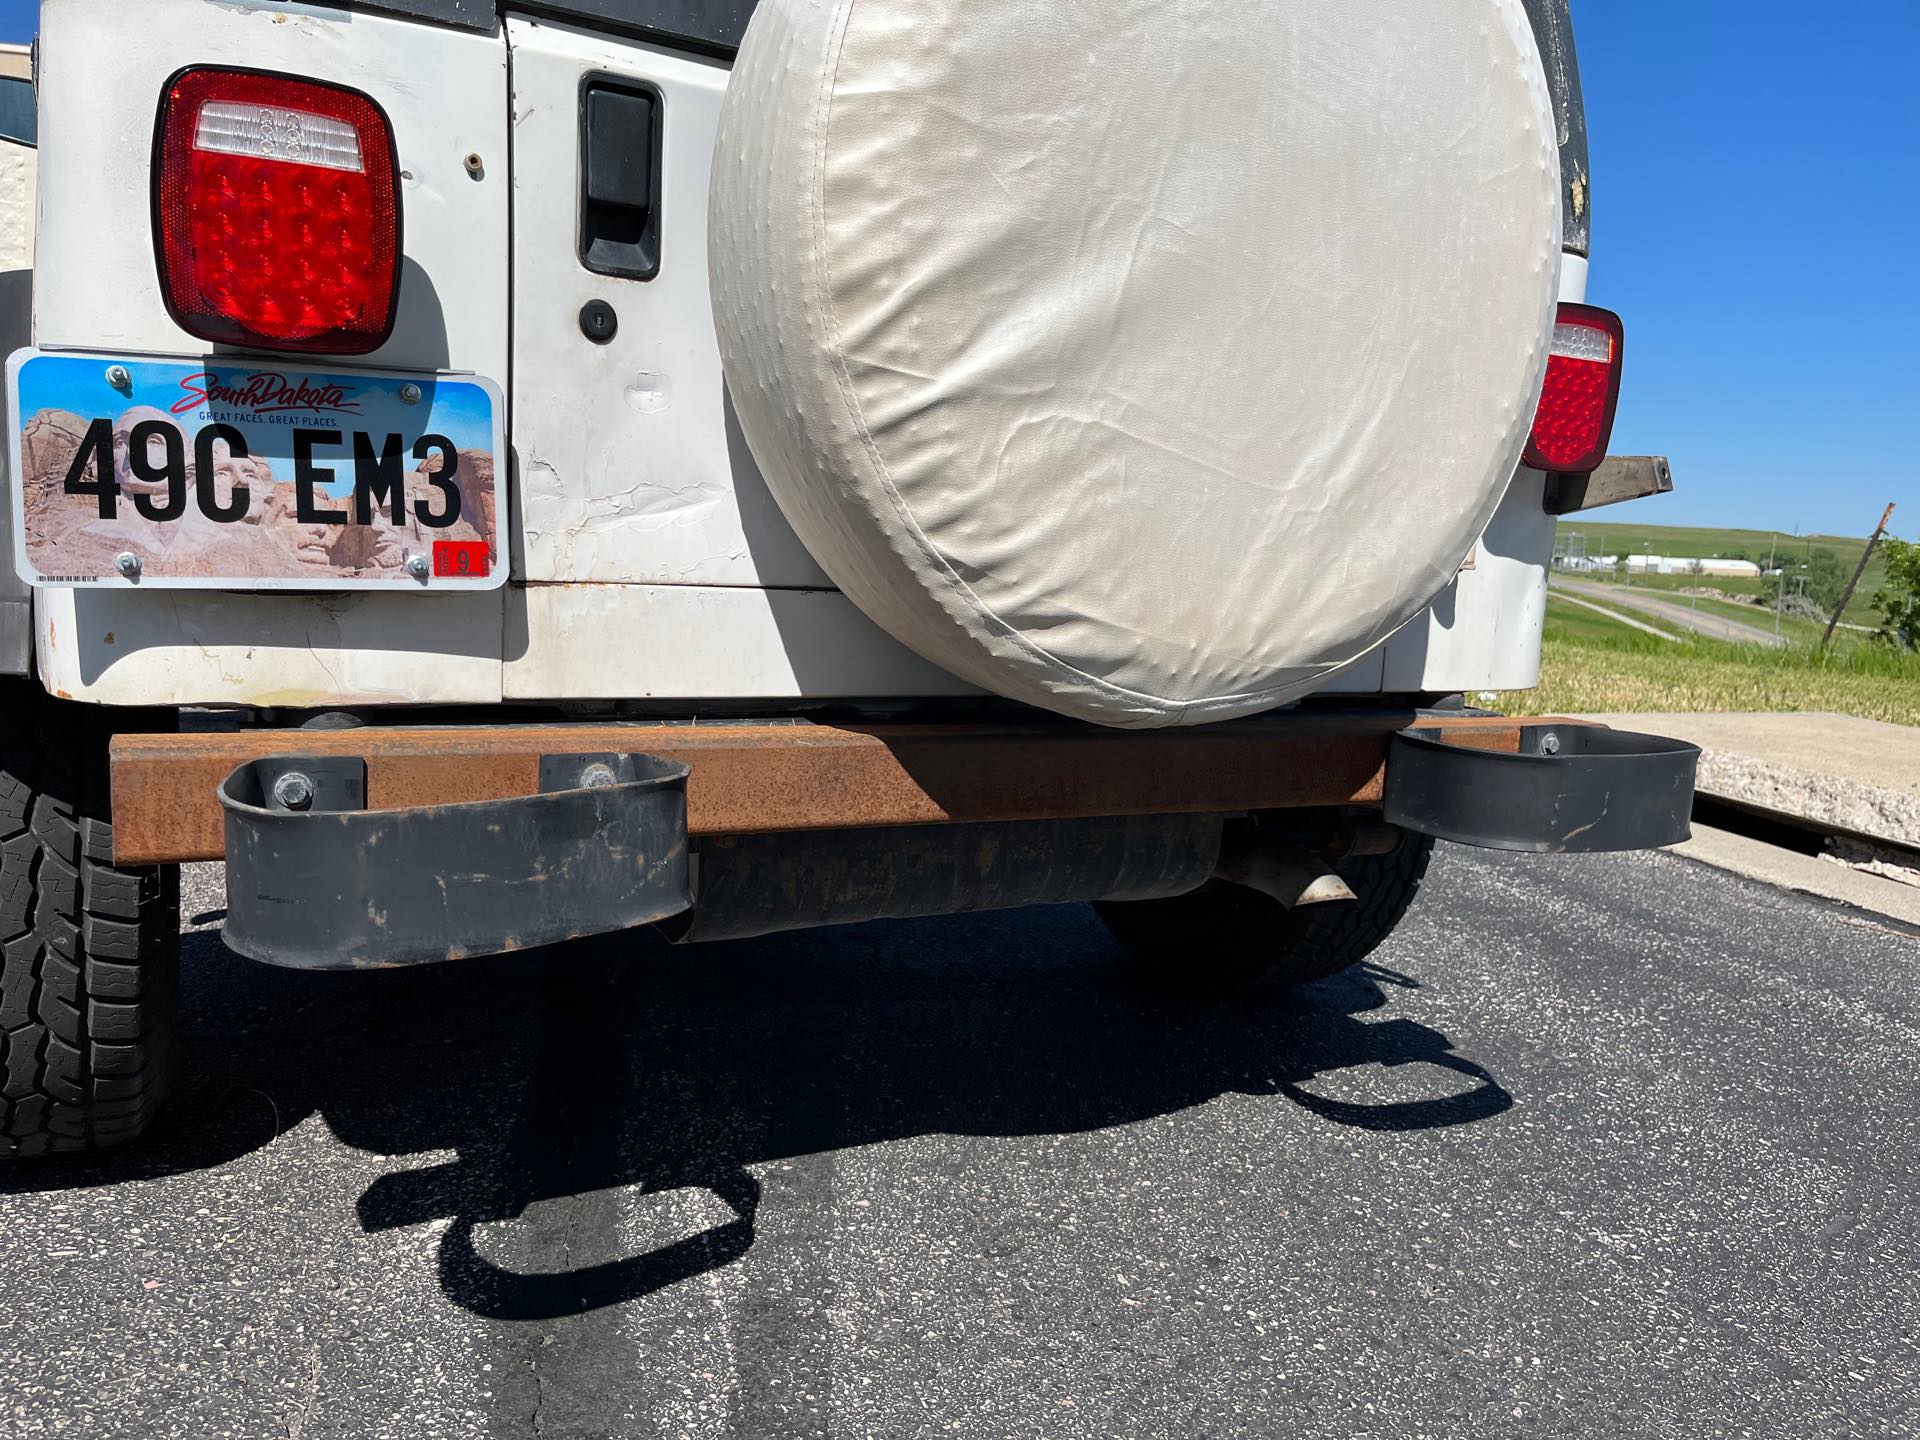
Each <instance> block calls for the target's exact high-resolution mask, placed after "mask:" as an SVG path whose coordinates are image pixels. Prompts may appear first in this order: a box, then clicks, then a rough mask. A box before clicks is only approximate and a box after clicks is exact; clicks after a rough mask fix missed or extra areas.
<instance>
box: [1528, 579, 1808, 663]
mask: <svg viewBox="0 0 1920 1440" xmlns="http://www.w3.org/2000/svg"><path fill="white" fill-rule="evenodd" d="M1548 583H1549V584H1550V585H1551V586H1552V587H1553V588H1554V589H1555V590H1559V591H1564V592H1565V593H1566V594H1568V595H1570V596H1571V595H1578V596H1582V597H1584V598H1586V599H1588V600H1604V601H1605V602H1606V603H1607V604H1608V605H1610V606H1612V607H1613V608H1615V609H1617V610H1630V611H1634V612H1636V613H1638V614H1642V615H1646V616H1648V617H1650V618H1651V619H1655V620H1658V621H1660V622H1661V623H1662V624H1664V625H1666V626H1667V627H1668V628H1670V629H1679V630H1691V631H1693V632H1694V633H1695V634H1697V635H1705V636H1707V637H1709V638H1710V639H1714V640H1734V641H1738V642H1739V643H1740V644H1742V645H1765V646H1768V647H1769V648H1775V649H1777V648H1779V647H1781V646H1783V645H1785V644H1786V643H1787V642H1786V641H1785V640H1783V639H1781V638H1780V637H1779V636H1778V635H1776V634H1774V633H1773V631H1772V630H1770V629H1763V628H1762V627H1761V626H1759V625H1748V624H1746V623H1745V622H1744V621H1740V620H1729V619H1727V618H1726V617H1725V616H1724V615H1718V614H1715V613H1713V612H1712V611H1709V610H1699V609H1696V608H1695V607H1693V606H1691V605H1689V604H1687V597H1686V596H1684V595H1673V596H1672V597H1671V598H1668V597H1667V596H1664V595H1658V594H1655V593H1653V592H1651V591H1648V590H1636V589H1635V588H1634V587H1633V586H1631V585H1603V584H1596V583H1595V582H1593V581H1590V580H1572V579H1569V578H1567V577H1566V576H1565V575H1555V576H1553V577H1552V578H1551V579H1550V580H1549V581H1548ZM1756 613H1759V612H1756Z"/></svg>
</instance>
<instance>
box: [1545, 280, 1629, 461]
mask: <svg viewBox="0 0 1920 1440" xmlns="http://www.w3.org/2000/svg"><path fill="white" fill-rule="evenodd" d="M1621 340H1622V328H1621V324H1620V317H1619V316H1618V315H1615V314H1614V313H1613V312H1612V311H1611V310H1600V309H1596V308H1595V307H1594V306H1591V305H1562V306H1561V307H1560V312H1559V315H1558V317H1557V319H1556V322H1555V324H1554V327H1553V344H1552V346H1551V348H1550V349H1549V351H1548V355H1547V378H1546V381H1545V383H1544V384H1543V385H1542V386H1541V388H1540V408H1539V409H1538V410H1537V411H1535V413H1534V419H1533V433H1532V434H1531V435H1530V436H1529V437H1528V439H1527V451H1526V462H1527V464H1529V465H1531V466H1533V467H1534V469H1536V470H1547V471H1551V472H1553V473H1556V474H1562V475H1585V474H1589V473H1591V472H1592V471H1593V470H1595V469H1597V468H1598V467H1599V464H1600V462H1601V461H1602V460H1604V459H1606V458H1607V443H1608V441H1610V440H1611V439H1612V438H1613V412H1614V407H1615V406H1616V405H1617V404H1618V402H1619V399H1620V347H1621Z"/></svg>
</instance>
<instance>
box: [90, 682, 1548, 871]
mask: <svg viewBox="0 0 1920 1440" xmlns="http://www.w3.org/2000/svg"><path fill="white" fill-rule="evenodd" d="M1524 723H1526V724H1537V723H1541V722H1534V721H1529V722H1524ZM1553 723H1554V724H1556V725H1559V726H1562V727H1568V726H1579V725H1581V724H1583V723H1584V722H1581V721H1575V720H1566V721H1555V722H1553ZM1522 728H1523V722H1522V721H1519V720H1514V719H1509V718H1506V717H1504V716H1491V715H1467V714H1463V713H1459V712H1448V711H1428V712H1415V711H1410V710H1356V711H1343V712H1332V713H1325V712H1315V713H1302V714H1289V715H1282V716H1275V717H1270V718H1263V719H1259V720H1251V721H1237V722H1233V723H1230V724H1225V725H1215V726H1207V727H1203V728H1199V729H1193V730H1158V731H1115V730H1101V729H1097V728H1095V727H1092V726H1083V725H1075V724H1066V723H1059V724H1055V723H1047V722H1038V723H1033V724H1017V725H1009V724H988V723H980V724H917V725H912V724H900V725H892V724H888V725H828V724H815V723H812V722H806V721H799V722H774V723H741V724H714V725H690V724H667V725H647V724H573V725H476V726H377V727H375V726H369V727H365V728H361V729H349V730H293V729H260V730H234V731H226V732H218V733H187V734H165V735H120V736H116V737H115V738H114V741H113V746H112V752H111V767H112V780H113V842H114V860H115V862H116V863H117V864H121V865H137V864H150V863H154V862H166V861H180V860H218V859H221V858H222V857H223V856H224V855H225V852H226V830H225V825H224V822H223V819H222V813H221V808H220V804H219V801H218V800H217V799H216V792H217V791H218V789H219V787H220V785H221V783H222V782H223V781H225V780H226V778H227V777H228V776H229V775H230V774H231V773H232V772H233V771H234V770H235V769H236V768H237V767H239V766H241V765H245V764H247V763H248V762H249V761H253V760H259V759H263V758H266V757H269V756H274V755H302V756H344V757H350V758H355V759H359V760H361V761H364V762H365V771H366V799H365V805H366V808H367V809H368V810H408V809H415V808H420V807H431V806H440V805H454V804H466V803H470V802H474V801H483V800H506V799H512V798H514V797H517V796H526V795H536V794H538V793H540V788H541V787H540V763H541V757H542V756H548V755H568V754H586V753H590V752H601V751H631V752H644V753H646V754H648V755H651V756H655V757H657V758H659V759H662V760H670V761H677V762H679V763H681V764H683V765H686V766H688V767H689V768H690V770H691V772H692V773H691V774H690V775H689V777H688V780H687V792H686V793H687V829H688V833H689V834H692V835H695V836H701V835H752V834H768V833H775V832H780V831H789V830H853V829H862V828H866V827H868V826H881V825H942V824H954V823H965V822H981V821H1003V820H1059V819H1079V818H1089V817H1095V816H1121V815H1182V814H1186V815H1191V814H1203V813H1208V812H1246V811H1251V810H1296V809H1308V808H1319V807H1330V806H1349V805H1355V806H1366V807H1370V808H1376V809H1377V808H1378V807H1379V806H1380V804H1381V801H1382V799H1383V798H1384V795H1385V789H1386V777H1387V754H1388V748H1389V744H1390V742H1391V741H1392V738H1393V736H1394V734H1395V733H1396V732H1398V731H1401V730H1408V729H1410V730H1413V731H1415V732H1417V733H1419V734H1421V735H1431V736H1434V737H1435V738H1438V739H1443V740H1444V741H1445V742H1446V743H1448V744H1449V745H1453V746H1458V747H1462V748H1467V749H1473V750H1485V751H1492V752H1497V753H1504V754H1509V755H1511V754H1514V753H1516V752H1517V751H1518V750H1519V749H1520V745H1521V731H1522Z"/></svg>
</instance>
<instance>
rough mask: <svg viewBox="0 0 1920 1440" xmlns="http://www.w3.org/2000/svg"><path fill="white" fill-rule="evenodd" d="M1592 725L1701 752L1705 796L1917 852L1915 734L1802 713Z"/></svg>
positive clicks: (1919, 749) (1919, 783) (1919, 781)
mask: <svg viewBox="0 0 1920 1440" xmlns="http://www.w3.org/2000/svg"><path fill="white" fill-rule="evenodd" d="M1589 718H1591V719H1594V720H1599V721H1602V722H1603V723H1605V724H1608V725H1613V726H1616V727H1618V728H1620V729H1623V730H1642V731H1645V732H1647V733H1648V734H1653V735H1670V736H1672V737H1673V738H1675V739H1678V740H1687V741H1691V742H1692V743H1693V744H1695V745H1698V746H1699V747H1700V749H1701V756H1700V780H1699V787H1700V791H1701V793H1702V794H1705V795H1709V796H1712V797H1714V798H1716V799H1721V800H1729V801H1733V802H1735V803H1738V804H1741V805H1748V806H1752V807H1754V808H1756V809H1760V810H1768V811H1772V812H1774V813H1776V814H1778V815H1781V816H1783V817H1785V818H1788V819H1794V820H1802V821H1810V822H1812V823H1813V824H1816V825H1820V826H1824V827H1828V828H1831V829H1835V830H1847V831H1851V832H1853V833H1855V834H1858V835H1864V836H1867V837H1869V838H1871V839H1874V840H1878V841H1880V842H1882V843H1884V844H1889V845H1898V846H1903V847H1906V848H1909V849H1920V729H1915V728H1912V727H1909V726H1905V725H1888V724H1885V723H1883V722H1881V721H1878V720H1860V719H1857V718H1855V717H1853V716H1850V715H1826V714H1817V713H1799V712H1794V713H1783V714H1725V715H1685V714H1620V715H1594V716H1591V717H1589Z"/></svg>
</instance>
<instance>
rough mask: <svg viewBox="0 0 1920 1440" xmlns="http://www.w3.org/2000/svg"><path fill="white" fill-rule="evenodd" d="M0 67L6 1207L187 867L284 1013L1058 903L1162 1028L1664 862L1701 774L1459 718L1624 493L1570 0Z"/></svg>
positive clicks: (99, 1136)
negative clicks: (1417, 900) (1625, 864)
mask: <svg viewBox="0 0 1920 1440" xmlns="http://www.w3.org/2000/svg"><path fill="white" fill-rule="evenodd" d="M36 66H37V72H36V74H35V77H34V79H35V84H36V87H37V104H38V116H37V119H38V144H39V150H38V186H39V190H38V215H37V224H36V225H35V226H34V230H33V236H32V238H33V243H34V246H35V255H36V259H35V262H34V265H33V269H32V274H31V286H30V288H31V320H30V325H29V318H28V314H27V309H26V303H27V293H28V284H27V277H26V276H25V275H24V274H15V275H14V276H12V277H10V278H11V279H12V280H14V281H17V282H18V283H17V284H15V285H14V286H13V288H11V289H9V288H7V287H6V285H5V284H4V283H0V311H4V312H5V313H4V315H0V320H4V322H5V323H8V324H10V325H11V327H12V329H13V331H14V334H13V338H12V342H11V347H10V348H12V349H13V351H14V353H13V355H12V359H11V361H10V363H9V366H8V370H7V388H6V392H5V399H6V405H7V410H8V415H7V431H8V435H9V436H10V450H9V453H8V456H7V463H8V465H9V477H10V478H9V480H8V484H7V490H8V497H9V498H8V500H7V503H6V504H4V505H0V530H4V533H5V539H6V543H7V548H8V549H9V550H10V551H11V554H12V558H13V564H12V565H11V566H9V567H7V568H8V570H9V571H10V572H12V573H10V574H9V575H8V576H7V578H6V580H5V582H4V583H0V674H6V675H10V676H12V677H14V678H11V679H8V680H5V681H0V684H3V685H4V687H5V688H4V694H3V695H0V728H3V729H4V755H3V757H0V827H4V831H5V838H4V840H3V841H0V852H3V854H0V939H3V940H4V971H0V1029H3V1032H4V1033H3V1035H0V1047H3V1048H0V1062H3V1063H0V1069H3V1070H4V1082H5V1083H4V1098H0V1155H8V1154H11V1155H30V1154H39V1153H42V1152H47V1151H58V1150H68V1149H79V1148H84V1147H87V1146H91V1145H104V1144H109V1143H115V1142H119V1141H124V1140H128V1139H130V1138H132V1137H134V1136H135V1135H137V1134H138V1133H139V1132H140V1131H141V1129H142V1127H143V1126H144V1125H145V1124H146V1123H147V1122H148V1120H149V1118H150V1117H151V1116H152V1114H153V1113H154V1110H155V1107H156V1106H157V1105H158V1104H159V1102H160V1100H161V1098H162V1096H163V1094H164V1092H165V1089H166V1085H167V1072H168V1034H169V1027H170V1024H171V1017H172V1006H173V996H174V990H175V972H176V970H177V964H178V900H177V879H176V876H177V867H178V865H179V864H180V863H181V862H183V861H195V860H212V859H224V861H225V862H226V875H227V891H228V914H227V920H226V938H227V942H228V943H229V944H230V945H231V946H233V948H235V949H236V950H238V951H239V952H240V953H242V954H245V955H250V956H253V957H256V958H258V959H261V960H265V961H271V962H275V963H279V964H288V965H301V966H309V967H321V968H347V967H360V966H379V965H393V964H410V963H417V962H423V961H446V960H452V959H458V958H460V957H463V956H469V955H477V954H486V953H494V952H499V951H505V950H513V949H520V948H525V947H532V946H539V945H547V944H552V943H554V942H558V941H562V940H566V939H569V938H573V937H577V936H582V935H589V934H602V933H608V932H612V931H617V930H624V929H628V928H633V927H639V926H653V927H657V929H658V930H660V931H661V932H664V934H665V935H666V936H667V938H669V939H672V940H676V941H694V940H702V939H712V938H720V937H734V936H743V935H755V934H763V933H767V932H770V931H776V930H780V929H784V928H791V927H795V926H803V925H819V924H829V923H838V922H843V921H850V920H860V919H868V918H874V917H880V916H900V915H925V914H938V913H946V912H952V911H960V910H967V909H976V908H986V907H994V906H1014V905H1026V904H1034V903H1042V902H1048V903H1064V902H1083V901H1093V902H1097V903H1098V904H1099V906H1100V912H1101V914H1102V915H1103V916H1104V917H1105V918H1106V920H1107V922H1108V924H1109V925H1110V927H1111V928H1112V930H1113V932H1114V934H1115V935H1116V936H1117V937H1118V940H1119V941H1120V942H1122V943H1121V947H1120V948H1122V949H1124V950H1125V951H1126V952H1127V953H1128V954H1129V955H1131V956H1132V957H1133V959H1134V960H1135V962H1136V963H1138V964H1139V965H1141V966H1142V967H1143V968H1144V969H1146V970H1147V971H1150V972H1152V973H1154V974H1155V975H1157V977H1158V978H1160V979H1162V980H1173V981H1182V982H1207V983H1220V982H1222V981H1235V982H1238V981H1243V980H1247V979H1250V978H1253V977H1255V976H1257V975H1263V976H1268V977H1272V978H1275V979H1278V980H1280V981H1301V980H1308V979H1312V978H1316V977H1320V976H1324V975H1327V974H1330V973H1332V972H1333V971H1335V970H1338V969H1339V968H1341V967H1343V966H1346V965H1349V964H1351V963H1353V962H1354V961H1355V960H1357V959H1358V958H1360V957H1361V956H1363V955H1364V954H1366V953H1367V952H1368V951H1369V950H1370V949H1371V948H1372V947H1373V946H1374V945H1376V944H1377V943H1378V942H1379V941H1380V940H1381V939H1382V938H1383V937H1384V936H1385V935H1386V934H1387V933H1388V932H1389V930H1390V929H1391V928H1392V927H1393V925H1394V924H1395V922H1396V921H1397V920H1398V918H1399V917H1400V915H1401V914H1402V912H1403V911H1404V910H1405V909H1406V906H1407V904H1408V902H1409V901H1410V900H1411V899H1412V896H1413V893H1414V890H1415V888H1416V887H1417V885H1418V884H1419V883H1420V880H1421V877H1422V875H1423V873H1424V871H1425V870H1426V867H1427V862H1428V856H1429V853H1430V851H1431V848H1432V844H1433V839H1434V837H1436V836H1438V837H1444V838H1450V839H1456V840H1461V841H1465V842H1468V843H1476V844H1487V845H1498V846H1504V847H1508V848H1517V849H1532V850H1568V849H1572V850H1580V849H1619V848H1630V847H1636V846H1646V845H1655V844H1664V843H1667V842H1670V841H1672V840H1675V839H1678V838H1680V837H1682V836H1683V835H1684V834H1685V833H1686V825H1687V817H1688V813H1689V806H1690V797H1691V788H1692V766H1693V759H1694V754H1693V752H1692V751H1691V750H1690V749H1689V748H1688V747H1685V746H1681V745H1676V744H1673V743H1672V742H1667V741H1661V740H1657V739H1654V738H1651V737H1644V736H1631V735H1622V734H1618V733H1616V732H1612V731H1608V730H1605V729H1602V728H1600V727H1597V726H1591V725H1584V724H1581V723H1579V722H1577V721H1526V722H1522V721H1516V720H1509V719H1506V718H1503V717H1500V716H1496V715H1488V714H1484V713H1481V712H1478V711H1475V710H1472V709H1469V708H1468V707H1467V706H1466V705H1465V704H1464V703H1463V701H1462V697H1463V696H1464V695H1469V694H1473V693H1477V692H1483V691H1492V690H1513V689H1522V688H1526V687H1529V686H1532V685H1533V684H1535V683H1536V680H1537V672H1538V665H1539V648H1540V646H1539V642H1540V629H1541V622H1542V616H1543V612H1544V609H1545V603H1546V567H1547V564H1548V561H1549V557H1550V555H1551V552H1552V540H1553V530H1554V524H1555V514H1556V513H1557V512H1561V511H1565V510H1568V509H1578V508H1585V507H1587V506H1591V505H1594V504H1600V503H1605V502H1606V501H1608V500H1613V499H1622V498H1627V497H1628V496H1629V495H1631V494H1635V493H1645V492H1646V491H1648V490H1650V489H1653V488H1661V486H1663V485H1664V472H1663V467H1660V466H1658V465H1644V464H1643V465H1639V466H1634V465H1626V466H1615V467H1612V468H1609V467H1607V466H1606V465H1603V463H1602V462H1603V459H1604V457H1605V455H1606V447H1607V441H1608V436H1609V431H1610V429H1611V425H1612V417H1613V407H1614V400H1615V396H1616V395H1617V393H1618V387H1619V383H1620V359H1621V343H1622V337H1621V329H1620V322H1619V320H1618V318H1617V317H1615V316H1614V315H1612V314H1610V313H1609V312H1606V311H1603V310H1597V309H1593V308H1590V307H1588V306H1586V305H1585V303H1584V301H1585V298H1586V297H1585V290H1586V280H1587V249H1588V219H1589V194H1588V182H1587V173H1586V145H1585V130H1584V120H1583V117H1582V112H1581V104H1580V93H1579V83H1578V77H1577V73H1576V70H1575V65H1574V58H1573V47H1572V40H1571V36H1570V33H1569V29H1568V18H1567V8H1566V0H1454V3H1450V4H1444V5H1436V4H1434V3H1432V0H1375V3H1370V4H1366V5H1357V4H1354V3H1351V0H1174V3H1171V4H1167V3H1160V4H1154V5H1140V4H1135V3H1133V0H1087V3H1079V4H1070V5H1063V4H1059V3H1054V0H759V3H758V4H757V5H756V4H755V3H753V0H525V3H520V0H497V3H496V0H343V3H336V4H333V5H320V4H303V3H288V0H140V3H139V4H137V5H136V4H118V3H108V0H43V3H42V6H41V15H40V32H39V40H38V46H37V51H36ZM9 296H11V297H12V304H11V306H10V307H9V306H8V305H7V304H6V301H7V297H9ZM1649 476H1651V477H1655V478H1653V479H1649V478H1647V477H1649ZM554 963H565V962H564V959H562V958H556V959H555V961H554Z"/></svg>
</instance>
